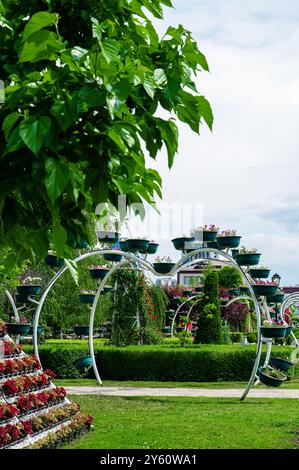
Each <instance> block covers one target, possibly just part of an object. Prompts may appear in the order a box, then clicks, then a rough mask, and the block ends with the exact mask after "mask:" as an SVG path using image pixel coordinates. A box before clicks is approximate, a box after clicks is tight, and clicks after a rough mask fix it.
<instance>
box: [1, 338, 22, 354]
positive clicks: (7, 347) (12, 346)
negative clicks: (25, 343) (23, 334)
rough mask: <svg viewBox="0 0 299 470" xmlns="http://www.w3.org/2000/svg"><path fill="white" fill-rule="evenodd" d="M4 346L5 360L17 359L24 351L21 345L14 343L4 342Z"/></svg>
mask: <svg viewBox="0 0 299 470" xmlns="http://www.w3.org/2000/svg"><path fill="white" fill-rule="evenodd" d="M3 345H4V357H5V358H14V357H17V356H19V355H20V354H21V353H22V351H23V348H22V346H21V344H16V343H14V342H13V341H7V340H3Z"/></svg>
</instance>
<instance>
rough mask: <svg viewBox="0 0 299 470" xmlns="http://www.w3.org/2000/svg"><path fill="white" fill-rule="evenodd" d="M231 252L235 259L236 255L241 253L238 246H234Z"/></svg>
mask: <svg viewBox="0 0 299 470" xmlns="http://www.w3.org/2000/svg"><path fill="white" fill-rule="evenodd" d="M231 253H232V257H233V258H234V259H235V258H236V255H237V254H238V253H239V250H238V248H232V250H231Z"/></svg>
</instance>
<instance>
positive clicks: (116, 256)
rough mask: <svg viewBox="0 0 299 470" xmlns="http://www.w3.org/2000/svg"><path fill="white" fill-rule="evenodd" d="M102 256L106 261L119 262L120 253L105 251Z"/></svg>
mask: <svg viewBox="0 0 299 470" xmlns="http://www.w3.org/2000/svg"><path fill="white" fill-rule="evenodd" d="M103 258H104V259H105V260H106V261H113V262H114V263H119V262H120V261H121V259H122V255H119V254H117V253H105V254H103Z"/></svg>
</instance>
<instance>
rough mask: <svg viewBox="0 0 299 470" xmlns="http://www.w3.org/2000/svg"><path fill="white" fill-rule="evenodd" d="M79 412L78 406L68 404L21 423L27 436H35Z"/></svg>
mask: <svg viewBox="0 0 299 470" xmlns="http://www.w3.org/2000/svg"><path fill="white" fill-rule="evenodd" d="M79 411H80V406H79V405H78V404H77V403H70V404H69V405H66V406H62V407H59V408H55V409H53V410H49V411H47V412H45V413H42V414H39V415H36V416H32V417H30V418H28V419H27V420H26V421H22V424H23V426H24V428H25V429H26V432H27V434H29V435H35V434H38V433H40V432H42V431H45V430H46V429H50V428H52V427H53V426H57V424H60V423H63V422H64V421H68V420H69V419H70V418H71V417H72V416H74V415H76V414H77V413H78V412H79Z"/></svg>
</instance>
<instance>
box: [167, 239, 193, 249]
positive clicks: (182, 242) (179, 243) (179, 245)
mask: <svg viewBox="0 0 299 470" xmlns="http://www.w3.org/2000/svg"><path fill="white" fill-rule="evenodd" d="M194 240H195V237H180V238H173V239H172V240H171V241H172V243H173V246H174V247H175V249H176V250H180V251H183V250H186V249H187V248H189V247H188V244H189V246H190V243H192V242H194Z"/></svg>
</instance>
